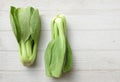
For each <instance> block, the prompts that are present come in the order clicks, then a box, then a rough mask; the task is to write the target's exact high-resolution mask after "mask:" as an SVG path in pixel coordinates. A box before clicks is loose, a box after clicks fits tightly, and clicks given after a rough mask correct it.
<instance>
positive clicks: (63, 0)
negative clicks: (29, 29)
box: [0, 0, 120, 11]
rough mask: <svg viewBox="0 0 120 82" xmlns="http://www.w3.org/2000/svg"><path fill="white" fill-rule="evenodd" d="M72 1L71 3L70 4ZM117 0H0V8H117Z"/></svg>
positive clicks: (118, 6) (118, 2)
mask: <svg viewBox="0 0 120 82" xmlns="http://www.w3.org/2000/svg"><path fill="white" fill-rule="evenodd" d="M71 3H72V4H71ZM119 4H120V1H119V0H114V1H113V0H102V1H101V0H74V1H73V0H60V1H56V0H52V1H49V0H44V1H42V0H34V1H33V0H27V1H26V0H20V1H19V0H12V1H11V0H7V1H4V0H2V1H1V4H0V5H1V8H0V10H8V9H9V7H10V6H12V5H13V6H17V7H19V6H21V7H24V6H34V7H37V8H39V9H40V10H72V11H73V10H74V9H76V10H78V9H119V8H120V5H119Z"/></svg>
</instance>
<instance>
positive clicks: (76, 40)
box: [0, 31, 120, 50]
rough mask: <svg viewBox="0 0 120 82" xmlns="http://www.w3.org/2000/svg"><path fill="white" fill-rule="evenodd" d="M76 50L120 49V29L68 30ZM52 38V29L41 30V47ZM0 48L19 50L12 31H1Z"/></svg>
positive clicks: (72, 45)
mask: <svg viewBox="0 0 120 82" xmlns="http://www.w3.org/2000/svg"><path fill="white" fill-rule="evenodd" d="M67 35H68V39H69V42H70V44H71V47H72V49H74V50H120V38H119V35H120V31H68V33H67ZM50 38H51V32H50V31H41V35H40V41H39V49H42V50H44V49H45V48H46V47H47V44H48V42H49V41H50ZM0 50H18V46H17V41H16V39H15V36H14V35H13V33H12V31H4V32H0Z"/></svg>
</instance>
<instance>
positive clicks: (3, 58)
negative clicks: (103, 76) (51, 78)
mask: <svg viewBox="0 0 120 82" xmlns="http://www.w3.org/2000/svg"><path fill="white" fill-rule="evenodd" d="M119 60H120V51H74V50H73V70H74V71H77V70H80V71H120V62H119ZM44 69H45V66H44V51H39V52H38V55H37V60H36V63H35V65H34V66H33V67H30V68H27V67H25V66H23V65H22V64H21V61H20V59H19V53H18V52H6V51H5V52H0V71H7V70H9V71H11V70H13V71H20V70H44Z"/></svg>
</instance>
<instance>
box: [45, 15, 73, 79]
mask: <svg viewBox="0 0 120 82" xmlns="http://www.w3.org/2000/svg"><path fill="white" fill-rule="evenodd" d="M51 26H52V28H51V29H52V39H51V41H50V42H49V44H48V46H47V48H46V51H45V56H44V59H45V71H46V75H47V76H50V77H55V78H59V77H60V76H61V74H62V73H65V72H68V71H70V69H71V68H72V50H71V47H70V44H69V42H68V40H67V37H66V19H65V16H64V15H62V14H59V15H57V16H55V17H54V18H53V19H52V22H51Z"/></svg>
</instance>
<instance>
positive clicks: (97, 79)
mask: <svg viewBox="0 0 120 82" xmlns="http://www.w3.org/2000/svg"><path fill="white" fill-rule="evenodd" d="M0 74H2V75H1V76H2V79H0V81H1V82H8V81H11V82H23V81H25V82H33V81H34V82H73V81H75V82H116V81H117V82H119V80H120V78H119V76H120V71H116V72H110V71H99V72H98V71H92V72H91V71H73V72H70V73H67V74H65V75H63V77H61V78H59V79H55V78H49V77H46V75H45V73H44V71H17V72H16V71H12V72H0Z"/></svg>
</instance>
